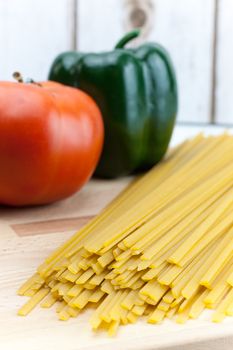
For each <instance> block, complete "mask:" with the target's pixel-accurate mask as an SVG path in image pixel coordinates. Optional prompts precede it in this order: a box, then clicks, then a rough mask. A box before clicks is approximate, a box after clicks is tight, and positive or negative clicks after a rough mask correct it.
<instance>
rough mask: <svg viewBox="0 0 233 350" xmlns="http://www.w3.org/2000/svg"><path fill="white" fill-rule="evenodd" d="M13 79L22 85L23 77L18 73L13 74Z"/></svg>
mask: <svg viewBox="0 0 233 350" xmlns="http://www.w3.org/2000/svg"><path fill="white" fill-rule="evenodd" d="M13 78H14V79H15V80H17V82H18V83H23V77H22V74H21V73H19V72H14V73H13Z"/></svg>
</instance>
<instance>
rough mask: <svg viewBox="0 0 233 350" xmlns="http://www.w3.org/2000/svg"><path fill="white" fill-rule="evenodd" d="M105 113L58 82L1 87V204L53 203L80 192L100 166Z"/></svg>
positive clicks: (90, 101) (15, 84)
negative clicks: (98, 164) (102, 113)
mask: <svg viewBox="0 0 233 350" xmlns="http://www.w3.org/2000/svg"><path fill="white" fill-rule="evenodd" d="M103 138H104V129H103V122H102V117H101V113H100V111H99V109H98V107H97V105H96V104H95V102H94V101H93V100H92V99H91V98H90V97H89V96H88V95H87V94H85V93H84V92H82V91H80V90H78V89H74V88H70V87H65V86H63V85H61V84H58V83H53V82H45V83H41V84H40V85H36V84H24V83H11V82H1V83H0V204H7V205H12V206H25V205H37V204H46V203H51V202H54V201H57V200H60V199H63V198H66V197H68V196H70V195H71V194H73V193H75V192H76V191H78V190H79V189H80V188H81V187H82V186H83V185H84V184H85V183H86V182H87V181H88V179H89V178H90V177H91V175H92V174H93V172H94V170H95V168H96V165H97V163H98V160H99V157H100V154H101V151H102V146H103Z"/></svg>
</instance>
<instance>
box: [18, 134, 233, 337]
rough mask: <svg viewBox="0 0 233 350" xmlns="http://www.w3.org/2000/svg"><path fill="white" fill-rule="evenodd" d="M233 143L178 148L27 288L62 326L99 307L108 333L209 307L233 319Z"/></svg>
mask: <svg viewBox="0 0 233 350" xmlns="http://www.w3.org/2000/svg"><path fill="white" fill-rule="evenodd" d="M232 211H233V137H232V136H230V135H228V134H226V133H225V134H223V135H221V136H218V137H213V136H209V137H204V136H203V135H202V134H200V135H198V136H196V137H195V138H194V139H192V140H189V141H186V142H184V143H183V144H181V145H179V146H178V147H176V148H174V149H172V150H171V151H170V152H169V153H168V156H167V157H166V159H165V160H164V161H163V162H161V163H160V164H159V165H156V166H155V167H154V168H153V169H152V170H150V171H149V172H148V173H147V174H146V175H144V176H143V177H140V178H139V179H137V180H135V181H134V182H133V183H132V184H131V185H130V186H129V187H128V188H127V189H126V190H125V191H123V192H122V193H121V194H120V195H119V196H118V197H117V198H116V199H115V200H114V201H112V202H111V203H110V204H109V205H108V206H107V207H106V208H105V209H104V210H103V211H102V212H101V213H100V214H99V215H98V216H96V217H95V218H94V219H93V220H92V221H90V222H89V223H88V224H87V225H86V226H85V227H84V228H82V229H81V230H80V231H79V232H77V233H76V234H75V235H74V236H73V237H72V238H70V239H69V240H68V241H67V242H65V243H64V244H63V245H62V246H61V247H60V248H58V249H57V250H55V252H53V253H52V254H51V255H50V256H49V257H48V258H47V259H46V260H45V262H44V263H43V264H42V265H41V266H39V268H38V270H37V272H36V273H35V274H34V275H33V276H32V277H31V278H30V279H29V280H28V281H27V282H26V283H24V284H23V285H22V287H21V288H20V289H19V294H20V295H25V296H29V297H30V299H29V301H28V302H27V303H26V304H25V305H24V306H23V307H22V308H21V309H20V310H19V312H18V313H19V315H27V314H28V313H29V312H30V311H31V310H32V309H33V308H34V307H35V306H36V305H37V304H40V305H41V306H42V307H44V308H49V307H51V306H52V305H53V304H55V303H56V312H57V313H58V317H59V319H61V320H68V319H69V318H70V317H77V316H78V314H79V313H80V311H82V310H83V309H85V308H88V307H89V306H92V307H93V306H94V307H95V310H94V311H93V315H92V317H91V320H90V323H91V326H92V328H93V329H94V330H97V329H98V328H100V327H101V328H103V327H104V328H106V329H107V330H108V332H109V334H110V335H113V334H115V333H116V330H117V328H118V326H119V325H120V324H123V325H125V324H127V323H134V322H136V321H137V319H138V318H139V317H140V316H144V315H145V316H146V317H147V321H148V322H149V323H160V322H162V320H163V319H165V318H169V319H174V320H175V321H176V322H178V323H184V322H185V321H186V320H188V319H189V318H191V319H195V318H197V317H198V316H199V315H200V314H201V313H202V311H203V310H204V309H205V308H210V309H214V311H213V315H212V319H213V321H215V322H220V321H222V320H223V319H224V318H225V317H226V316H232V315H233V216H232Z"/></svg>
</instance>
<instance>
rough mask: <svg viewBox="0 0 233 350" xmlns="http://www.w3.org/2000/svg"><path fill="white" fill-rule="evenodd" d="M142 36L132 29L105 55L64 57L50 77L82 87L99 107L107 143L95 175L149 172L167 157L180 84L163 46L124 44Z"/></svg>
mask: <svg viewBox="0 0 233 350" xmlns="http://www.w3.org/2000/svg"><path fill="white" fill-rule="evenodd" d="M138 35H139V30H135V31H133V32H130V33H129V34H127V35H126V36H125V37H123V38H122V39H121V40H120V41H119V43H118V44H117V45H116V48H115V50H114V51H111V52H104V53H97V54H95V53H87V54H82V53H77V52H66V53H63V54H61V55H59V56H58V57H57V58H56V59H55V61H54V63H53V65H52V67H51V70H50V73H49V79H50V80H54V81H58V82H62V83H63V84H67V85H71V86H74V87H78V88H80V89H81V90H83V91H85V92H87V93H88V94H89V95H90V96H92V97H93V99H94V100H95V101H96V103H97V105H98V106H99V108H100V110H101V112H102V115H103V118H104V124H105V141H104V148H103V152H102V156H101V159H100V162H99V164H98V166H97V169H96V172H95V174H96V175H97V176H100V177H105V178H113V177H118V176H123V175H128V174H132V173H135V172H140V171H143V170H147V169H149V168H150V167H152V166H153V165H154V164H156V163H157V162H159V161H160V160H161V159H162V157H163V156H164V154H165V152H166V150H167V147H168V144H169V141H170V138H171V135H172V131H173V127H174V122H175V119H176V114H177V105H178V96H177V83H176V76H175V72H174V68H173V64H172V62H171V59H170V57H169V55H168V53H167V52H166V51H165V49H164V48H163V47H161V46H160V45H158V44H155V43H146V44H144V45H142V46H140V47H139V48H137V49H127V48H124V45H125V44H126V43H127V42H128V41H130V40H132V39H133V38H135V37H137V36H138Z"/></svg>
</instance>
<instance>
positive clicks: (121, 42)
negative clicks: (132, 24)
mask: <svg viewBox="0 0 233 350" xmlns="http://www.w3.org/2000/svg"><path fill="white" fill-rule="evenodd" d="M140 33H141V30H140V29H134V30H132V31H131V32H129V33H127V34H126V35H124V36H123V38H121V39H120V40H119V41H118V43H117V44H116V46H115V49H123V47H124V46H125V45H126V44H127V43H128V42H129V41H131V40H133V39H135V38H137V37H138V36H139V35H140Z"/></svg>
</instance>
